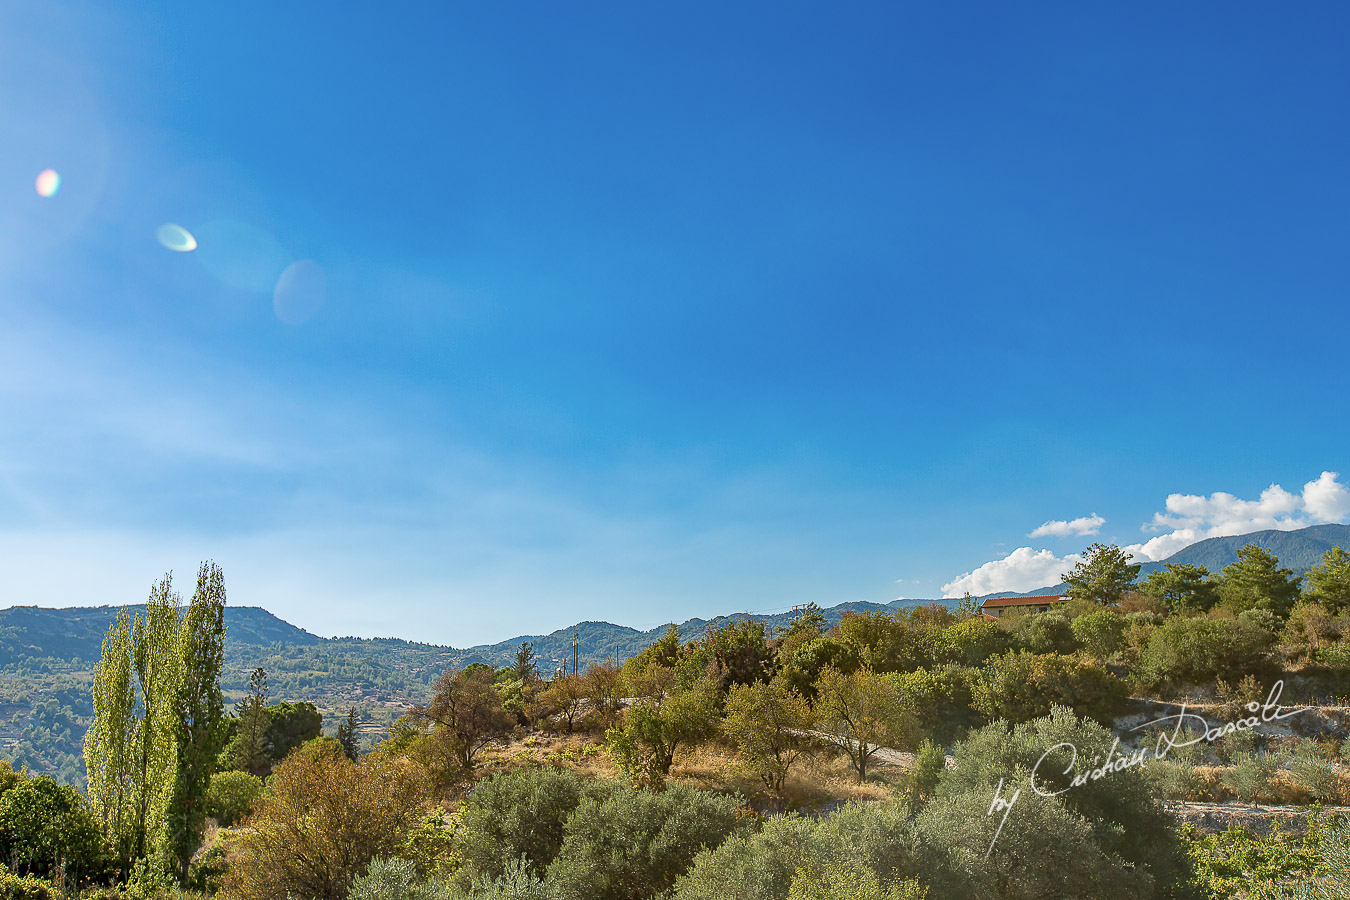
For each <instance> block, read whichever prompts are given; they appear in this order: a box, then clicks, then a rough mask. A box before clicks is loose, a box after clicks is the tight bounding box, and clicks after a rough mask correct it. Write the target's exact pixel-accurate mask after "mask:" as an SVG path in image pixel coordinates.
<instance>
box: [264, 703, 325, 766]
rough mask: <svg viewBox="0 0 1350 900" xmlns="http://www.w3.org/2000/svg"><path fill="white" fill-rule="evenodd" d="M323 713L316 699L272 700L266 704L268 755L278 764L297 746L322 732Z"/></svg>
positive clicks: (271, 760)
mask: <svg viewBox="0 0 1350 900" xmlns="http://www.w3.org/2000/svg"><path fill="white" fill-rule="evenodd" d="M322 725H323V716H322V715H321V714H320V713H319V711H318V709H316V708H315V707H314V704H313V703H273V704H272V705H271V706H269V707H267V758H268V761H269V762H270V763H272V764H273V765H275V764H276V763H279V762H281V761H282V760H283V759H285V758H286V756H287V754H289V753H290V752H291V751H292V750H294V749H295V748H296V747H299V746H300V745H301V744H303V743H305V742H306V741H312V740H313V739H314V738H316V737H318V736H319V735H320V734H321V733H322Z"/></svg>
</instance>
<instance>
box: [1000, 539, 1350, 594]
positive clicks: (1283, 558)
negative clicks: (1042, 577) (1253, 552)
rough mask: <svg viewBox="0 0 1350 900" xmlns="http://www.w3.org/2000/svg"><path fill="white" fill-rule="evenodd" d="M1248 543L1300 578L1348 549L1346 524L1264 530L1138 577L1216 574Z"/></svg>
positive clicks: (1194, 548) (1051, 588)
mask: <svg viewBox="0 0 1350 900" xmlns="http://www.w3.org/2000/svg"><path fill="white" fill-rule="evenodd" d="M1248 544H1256V545H1257V546H1258V547H1261V548H1263V549H1266V550H1269V551H1270V552H1271V553H1273V554H1275V556H1277V557H1279V560H1280V565H1282V566H1284V567H1286V568H1288V569H1292V570H1293V572H1294V574H1295V575H1302V574H1304V573H1305V572H1307V571H1308V570H1309V569H1311V568H1312V567H1313V566H1315V565H1317V564H1318V563H1320V562H1321V561H1322V554H1324V553H1326V552H1327V551H1328V550H1330V549H1331V548H1332V547H1335V546H1339V547H1343V548H1350V525H1337V524H1328V525H1309V526H1307V527H1304V528H1294V529H1290V530H1288V531H1282V530H1280V529H1277V528H1269V529H1266V530H1264V531H1252V532H1248V533H1246V534H1235V535H1229V536H1224V537H1212V538H1205V539H1204V540H1203V541H1196V542H1195V543H1194V544H1187V545H1186V546H1185V547H1182V548H1181V549H1180V550H1178V551H1177V552H1176V553H1173V554H1172V555H1171V556H1169V557H1167V558H1166V559H1161V560H1158V561H1157V562H1145V563H1141V564H1140V567H1139V577H1140V578H1147V577H1148V576H1149V574H1150V573H1153V572H1157V571H1159V570H1161V569H1162V568H1163V567H1165V566H1168V565H1195V566H1204V567H1205V568H1206V569H1208V570H1209V571H1211V572H1217V571H1219V570H1220V569H1222V568H1223V567H1224V566H1227V565H1231V564H1232V563H1235V562H1237V551H1238V550H1239V549H1241V548H1242V547H1245V546H1247V545H1248ZM1067 588H1068V585H1067V584H1065V583H1064V582H1062V581H1061V582H1060V583H1059V584H1053V585H1047V586H1045V587H1039V588H1035V589H1033V590H1030V591H1022V592H1017V591H1003V592H1000V593H997V594H982V595H980V599H981V600H993V599H997V598H999V597H1035V596H1038V595H1040V594H1062V593H1064V591H1065V590H1066V589H1067Z"/></svg>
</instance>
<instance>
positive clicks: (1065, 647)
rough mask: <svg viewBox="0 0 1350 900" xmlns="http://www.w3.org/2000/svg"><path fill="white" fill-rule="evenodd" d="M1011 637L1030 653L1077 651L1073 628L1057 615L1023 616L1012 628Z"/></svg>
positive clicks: (1038, 614)
mask: <svg viewBox="0 0 1350 900" xmlns="http://www.w3.org/2000/svg"><path fill="white" fill-rule="evenodd" d="M1013 636H1014V637H1015V638H1017V640H1018V641H1019V642H1020V643H1021V644H1022V646H1024V647H1026V648H1027V649H1028V650H1030V651H1031V652H1032V653H1072V652H1073V651H1075V650H1077V649H1078V639H1077V638H1076V637H1075V636H1074V631H1073V627H1072V626H1071V625H1070V624H1069V620H1068V619H1067V618H1065V617H1064V616H1062V615H1060V614H1059V613H1053V612H1043V613H1037V614H1035V615H1030V616H1023V617H1022V618H1020V619H1019V620H1018V621H1017V624H1016V625H1014V626H1013Z"/></svg>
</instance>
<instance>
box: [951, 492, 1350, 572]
mask: <svg viewBox="0 0 1350 900" xmlns="http://www.w3.org/2000/svg"><path fill="white" fill-rule="evenodd" d="M1339 478H1340V475H1339V474H1338V473H1336V472H1329V471H1328V472H1323V473H1322V474H1321V475H1320V476H1319V477H1318V478H1316V479H1314V480H1313V481H1309V482H1308V483H1307V484H1305V485H1303V490H1302V492H1301V493H1298V494H1294V493H1291V492H1289V491H1287V490H1285V489H1284V488H1282V487H1280V486H1279V485H1278V484H1272V485H1271V486H1270V487H1268V488H1266V489H1265V490H1264V491H1262V492H1261V496H1260V497H1258V498H1257V499H1255V500H1243V499H1241V498H1239V497H1235V496H1234V495H1232V494H1229V493H1226V492H1224V491H1216V492H1214V493H1213V494H1209V495H1207V496H1206V495H1203V494H1169V495H1168V496H1167V500H1166V501H1165V511H1164V512H1159V513H1154V514H1153V518H1152V520H1151V521H1150V522H1148V523H1147V524H1146V525H1144V527H1143V530H1144V531H1156V532H1161V533H1160V534H1158V535H1157V536H1156V537H1152V538H1150V539H1148V540H1146V541H1144V542H1142V543H1138V544H1129V545H1127V546H1125V547H1122V548H1121V549H1122V550H1124V551H1125V552H1127V553H1130V554H1132V555H1133V556H1134V561H1135V562H1156V561H1158V560H1162V559H1166V558H1167V557H1169V556H1171V555H1172V554H1173V553H1176V552H1177V551H1178V550H1181V549H1182V548H1184V547H1189V546H1190V545H1191V544H1194V543H1196V542H1197V541H1203V540H1206V539H1207V538H1213V537H1229V536H1232V535H1235V534H1247V533H1249V532H1253V531H1270V530H1274V531H1293V530H1295V529H1298V528H1306V527H1308V526H1309V525H1318V524H1323V523H1326V522H1343V521H1345V520H1346V519H1347V518H1350V488H1347V486H1346V485H1344V484H1342V483H1341V482H1340V481H1339V480H1338V479H1339ZM1103 524H1105V520H1104V519H1102V518H1101V517H1100V516H1098V515H1096V514H1095V513H1094V514H1093V515H1092V516H1088V517H1084V518H1080V519H1073V520H1072V521H1067V522H1064V521H1049V522H1046V523H1045V524H1044V525H1041V526H1040V527H1039V528H1037V529H1036V530H1035V531H1033V532H1032V533H1031V534H1030V537H1046V536H1054V537H1063V536H1066V535H1071V534H1096V533H1097V531H1098V530H1099V529H1100V527H1101V525H1103ZM1088 527H1091V528H1092V530H1090V531H1089V530H1081V531H1080V530H1075V529H1076V528H1084V529H1086V528H1088ZM1078 559H1079V557H1078V555H1076V554H1071V555H1069V556H1064V557H1057V556H1055V554H1054V553H1052V552H1051V551H1049V550H1033V549H1032V548H1030V547H1019V548H1018V549H1016V550H1014V551H1013V552H1012V553H1010V554H1008V555H1007V556H1005V557H1004V558H1003V559H996V560H993V561H992V562H987V563H985V564H984V565H982V566H980V567H979V568H977V569H974V570H972V571H970V572H967V573H965V574H964V575H960V576H958V577H957V578H955V579H953V580H952V581H951V582H949V583H947V584H944V585H943V586H942V590H943V596H944V597H959V596H961V595H962V594H963V593H965V592H966V591H969V592H970V593H972V594H974V595H976V596H980V595H983V594H995V593H1000V592H1003V591H1019V592H1020V591H1029V590H1033V589H1035V588H1041V587H1045V586H1046V585H1051V584H1056V583H1057V582H1059V580H1060V578H1059V576H1060V574H1061V573H1063V572H1066V571H1068V570H1069V568H1071V567H1072V566H1073V564H1074V563H1075V562H1077V561H1078Z"/></svg>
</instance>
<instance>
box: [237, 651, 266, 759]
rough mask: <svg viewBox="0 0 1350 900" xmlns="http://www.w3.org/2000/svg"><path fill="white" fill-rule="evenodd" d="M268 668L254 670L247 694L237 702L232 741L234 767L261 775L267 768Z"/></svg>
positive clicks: (250, 677) (249, 680)
mask: <svg viewBox="0 0 1350 900" xmlns="http://www.w3.org/2000/svg"><path fill="white" fill-rule="evenodd" d="M267 725H268V715H267V671H266V670H265V669H262V668H257V669H254V670H253V674H252V675H251V676H249V679H248V696H247V697H245V698H244V699H243V700H241V701H239V734H238V736H237V737H236V738H235V741H234V759H233V762H234V767H235V768H236V769H238V770H239V771H241V772H249V773H251V774H253V775H262V774H263V773H264V772H266V771H267Z"/></svg>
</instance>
